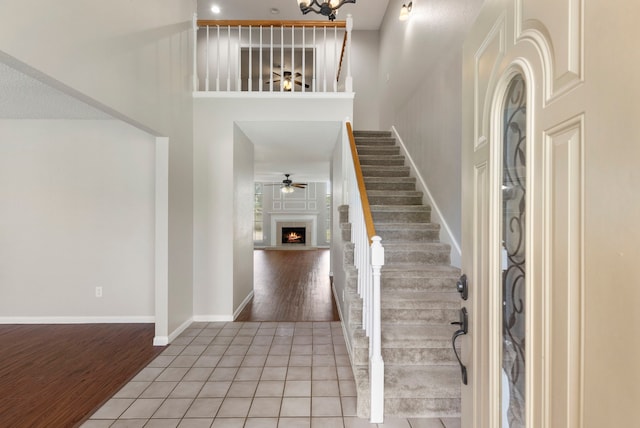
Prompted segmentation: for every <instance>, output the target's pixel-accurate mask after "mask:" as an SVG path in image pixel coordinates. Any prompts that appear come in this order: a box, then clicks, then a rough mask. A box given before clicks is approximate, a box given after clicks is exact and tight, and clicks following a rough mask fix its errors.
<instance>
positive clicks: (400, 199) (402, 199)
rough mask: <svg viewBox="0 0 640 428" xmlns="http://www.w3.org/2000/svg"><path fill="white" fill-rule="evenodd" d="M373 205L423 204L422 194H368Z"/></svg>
mask: <svg viewBox="0 0 640 428" xmlns="http://www.w3.org/2000/svg"><path fill="white" fill-rule="evenodd" d="M368 199H369V203H370V204H371V205H422V196H368Z"/></svg>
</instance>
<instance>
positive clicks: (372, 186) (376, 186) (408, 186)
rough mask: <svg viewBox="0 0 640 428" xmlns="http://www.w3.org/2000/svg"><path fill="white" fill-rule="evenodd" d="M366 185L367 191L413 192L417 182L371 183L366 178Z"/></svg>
mask: <svg viewBox="0 0 640 428" xmlns="http://www.w3.org/2000/svg"><path fill="white" fill-rule="evenodd" d="M364 185H365V187H366V188H367V190H391V191H393V190H405V191H406V190H410V191H413V190H415V189H416V184H415V182H412V181H407V182H393V181H386V182H371V181H368V180H367V179H366V178H365V179H364Z"/></svg>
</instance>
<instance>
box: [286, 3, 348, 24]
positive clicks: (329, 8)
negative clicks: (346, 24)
mask: <svg viewBox="0 0 640 428" xmlns="http://www.w3.org/2000/svg"><path fill="white" fill-rule="evenodd" d="M355 2H356V0H298V6H300V11H301V12H302V14H303V15H306V14H307V13H309V12H314V13H317V14H319V15H324V16H326V17H327V18H329V21H333V20H335V19H336V15H337V14H338V9H339V8H340V7H341V6H342V5H343V4H346V3H355Z"/></svg>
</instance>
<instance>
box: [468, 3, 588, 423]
mask: <svg viewBox="0 0 640 428" xmlns="http://www.w3.org/2000/svg"><path fill="white" fill-rule="evenodd" d="M582 7H583V6H582V3H581V2H577V1H574V0H557V1H553V2H551V1H545V2H540V1H537V0H498V1H492V2H485V6H484V7H483V9H482V11H481V13H480V15H479V17H478V20H477V21H476V23H475V24H474V26H473V28H472V29H471V31H470V33H469V35H468V37H467V40H466V42H465V46H464V53H463V55H464V57H463V67H464V70H463V76H464V77H463V79H464V82H463V85H464V87H463V100H464V101H463V102H464V110H463V115H464V117H463V128H464V131H463V132H464V134H463V167H462V168H463V214H464V215H463V270H464V272H465V273H466V275H467V277H468V278H469V281H468V282H469V300H468V301H467V302H465V306H466V307H467V311H468V313H469V321H470V322H469V334H468V335H467V337H466V338H465V339H464V341H463V345H462V346H463V358H462V359H463V363H465V364H466V365H467V366H468V385H465V386H463V402H462V426H463V427H465V428H471V427H473V428H496V427H501V428H543V427H552V426H553V427H576V428H577V427H578V426H579V424H580V408H579V404H580V402H581V393H582V389H581V385H580V381H581V377H580V376H581V364H582V361H581V352H580V350H581V347H582V343H581V331H582V325H581V313H580V311H581V299H582V290H581V280H580V275H579V273H580V251H581V247H580V239H581V236H580V230H581V229H580V228H581V222H582V210H581V209H580V207H581V204H582V201H581V198H582V193H581V189H582V168H583V166H582V156H583V155H582V153H583V134H584V133H583V129H584V116H583V115H582V114H581V110H580V104H579V98H580V92H581V90H582V86H583V70H582V64H583V61H582V57H581V56H582V52H583V49H582V44H583V40H582V32H581V19H582V13H583V11H582Z"/></svg>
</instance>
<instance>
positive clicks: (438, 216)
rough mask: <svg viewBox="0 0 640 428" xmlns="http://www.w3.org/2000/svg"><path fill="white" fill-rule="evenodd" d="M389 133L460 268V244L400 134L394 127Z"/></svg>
mask: <svg viewBox="0 0 640 428" xmlns="http://www.w3.org/2000/svg"><path fill="white" fill-rule="evenodd" d="M391 132H392V133H393V134H394V135H395V137H396V139H397V140H398V144H399V145H400V149H401V150H402V154H403V155H404V156H405V157H406V158H407V160H408V161H409V164H410V165H411V174H413V175H415V177H416V181H417V185H418V190H420V191H421V192H422V193H424V196H425V198H426V202H427V203H428V204H429V205H431V221H432V222H434V223H438V224H439V225H440V227H441V230H442V231H444V234H442V236H440V241H441V242H444V243H446V244H449V245H450V246H451V264H452V265H453V266H456V267H460V266H462V249H461V248H460V244H459V243H458V241H457V240H456V238H455V237H454V236H453V232H452V231H451V228H450V227H449V224H448V223H447V220H446V219H445V218H444V216H443V215H442V211H440V208H439V207H438V204H437V203H436V201H435V199H434V198H433V195H432V194H431V191H429V187H427V183H426V182H425V181H424V178H423V177H422V175H421V174H420V171H419V170H418V167H417V166H416V164H415V162H414V161H413V158H412V157H411V155H410V154H409V152H408V151H407V146H405V144H404V141H402V138H401V137H400V134H399V133H398V130H397V129H396V128H395V126H392V127H391Z"/></svg>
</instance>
